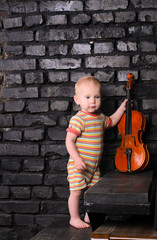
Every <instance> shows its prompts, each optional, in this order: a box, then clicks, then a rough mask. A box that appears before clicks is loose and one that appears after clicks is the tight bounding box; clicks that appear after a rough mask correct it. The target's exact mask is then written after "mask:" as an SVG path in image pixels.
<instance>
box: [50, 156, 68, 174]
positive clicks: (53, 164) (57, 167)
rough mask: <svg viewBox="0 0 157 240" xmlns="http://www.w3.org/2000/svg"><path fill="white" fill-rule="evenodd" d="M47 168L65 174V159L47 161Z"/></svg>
mask: <svg viewBox="0 0 157 240" xmlns="http://www.w3.org/2000/svg"><path fill="white" fill-rule="evenodd" d="M49 167H50V169H51V171H57V172H65V171H66V170H67V159H65V158H63V159H56V160H53V159H51V158H50V159H49Z"/></svg>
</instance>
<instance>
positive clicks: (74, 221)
mask: <svg viewBox="0 0 157 240" xmlns="http://www.w3.org/2000/svg"><path fill="white" fill-rule="evenodd" d="M70 225H71V226H73V227H75V228H89V227H90V225H89V224H87V223H85V222H83V221H82V220H81V219H79V218H78V219H71V220H70Z"/></svg>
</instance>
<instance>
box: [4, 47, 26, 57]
mask: <svg viewBox="0 0 157 240" xmlns="http://www.w3.org/2000/svg"><path fill="white" fill-rule="evenodd" d="M4 51H5V54H6V55H11V56H13V55H15V56H18V55H21V54H22V53H23V46H21V45H16V46H12V45H6V46H4Z"/></svg>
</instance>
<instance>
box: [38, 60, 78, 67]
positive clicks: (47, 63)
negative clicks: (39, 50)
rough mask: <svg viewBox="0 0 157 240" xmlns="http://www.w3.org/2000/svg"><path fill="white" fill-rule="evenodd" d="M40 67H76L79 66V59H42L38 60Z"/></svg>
mask: <svg viewBox="0 0 157 240" xmlns="http://www.w3.org/2000/svg"><path fill="white" fill-rule="evenodd" d="M40 67H41V68H42V69H61V70H63V69H77V68H80V67H81V59H74V58H62V59H61V60H60V59H42V60H40Z"/></svg>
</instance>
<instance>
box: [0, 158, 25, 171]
mask: <svg viewBox="0 0 157 240" xmlns="http://www.w3.org/2000/svg"><path fill="white" fill-rule="evenodd" d="M1 168H2V169H5V170H7V171H15V172H16V171H20V170H21V169H22V163H21V160H20V159H17V158H16V159H14V158H11V159H9V158H7V159H2V162H1Z"/></svg>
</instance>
